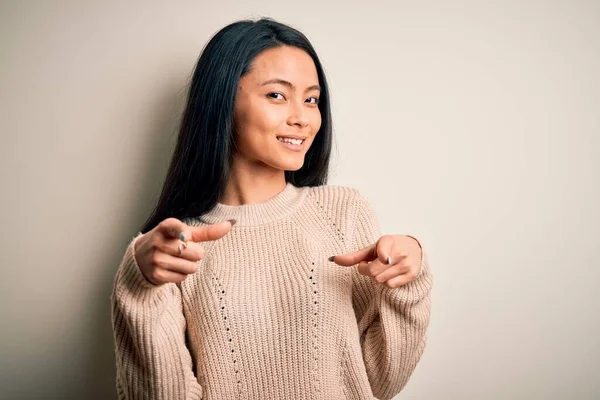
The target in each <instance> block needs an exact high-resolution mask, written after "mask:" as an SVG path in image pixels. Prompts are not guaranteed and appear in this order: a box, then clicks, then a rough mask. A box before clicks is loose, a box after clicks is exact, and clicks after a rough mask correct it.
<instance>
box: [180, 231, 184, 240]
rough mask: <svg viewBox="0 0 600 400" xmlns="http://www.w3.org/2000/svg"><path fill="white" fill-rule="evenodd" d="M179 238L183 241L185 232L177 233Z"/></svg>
mask: <svg viewBox="0 0 600 400" xmlns="http://www.w3.org/2000/svg"><path fill="white" fill-rule="evenodd" d="M179 239H181V240H182V241H184V242H185V233H183V232H181V233H180V234H179Z"/></svg>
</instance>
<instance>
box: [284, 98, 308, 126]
mask: <svg viewBox="0 0 600 400" xmlns="http://www.w3.org/2000/svg"><path fill="white" fill-rule="evenodd" d="M288 125H296V126H298V127H300V128H304V127H305V126H306V125H308V116H307V113H306V109H305V108H304V102H299V101H290V107H289V115H288Z"/></svg>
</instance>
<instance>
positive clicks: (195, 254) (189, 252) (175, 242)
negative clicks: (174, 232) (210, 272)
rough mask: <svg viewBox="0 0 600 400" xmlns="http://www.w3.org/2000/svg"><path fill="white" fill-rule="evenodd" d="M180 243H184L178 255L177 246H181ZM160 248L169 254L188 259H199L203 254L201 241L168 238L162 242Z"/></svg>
mask: <svg viewBox="0 0 600 400" xmlns="http://www.w3.org/2000/svg"><path fill="white" fill-rule="evenodd" d="M182 243H185V246H182V249H181V255H180V254H179V246H181V244H182ZM160 250H161V251H162V252H163V253H166V254H168V255H170V256H173V257H178V258H183V259H185V260H189V261H200V260H201V259H202V258H204V254H205V251H204V247H203V246H202V244H201V243H196V242H182V241H181V240H179V239H169V240H168V241H166V242H165V243H164V246H161V249H160Z"/></svg>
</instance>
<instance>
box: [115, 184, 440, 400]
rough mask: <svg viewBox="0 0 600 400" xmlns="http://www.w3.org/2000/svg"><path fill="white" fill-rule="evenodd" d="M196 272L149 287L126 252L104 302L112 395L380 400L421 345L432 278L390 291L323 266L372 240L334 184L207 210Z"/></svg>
mask: <svg viewBox="0 0 600 400" xmlns="http://www.w3.org/2000/svg"><path fill="white" fill-rule="evenodd" d="M230 218H235V219H236V220H237V223H236V224H235V225H234V226H233V227H232V228H231V231H230V232H229V233H227V234H226V235H225V236H224V237H222V238H220V239H218V240H215V241H210V242H203V243H202V245H203V247H204V249H205V255H204V257H203V259H202V260H201V262H200V264H199V269H198V271H197V272H196V273H195V274H191V275H188V277H187V278H186V279H185V280H184V281H183V282H182V283H180V284H176V283H167V284H163V285H158V286H155V285H153V284H152V283H150V282H149V281H147V280H146V279H145V278H144V276H143V275H142V273H141V271H140V269H139V267H138V265H137V263H136V258H135V248H134V245H135V241H136V239H137V238H138V237H139V236H140V235H141V233H140V232H138V234H137V236H135V237H134V238H133V240H132V241H131V242H130V243H129V245H128V247H127V249H126V251H125V255H124V257H123V260H122V262H121V264H120V266H119V268H118V270H117V273H116V278H115V282H114V288H113V292H112V295H111V303H112V322H113V332H114V339H115V350H116V363H117V376H116V386H117V392H118V395H119V398H120V399H144V400H148V399H168V400H175V399H219V400H226V399H328V400H330V399H361V400H362V399H373V398H374V397H375V398H379V399H390V398H392V397H393V396H395V395H396V394H398V393H399V392H400V390H401V389H402V388H403V387H404V386H405V385H406V383H407V381H408V380H409V377H410V376H411V374H412V372H413V370H414V368H415V366H416V365H417V362H418V361H419V359H420V357H421V355H422V353H423V350H424V348H425V344H426V329H427V326H428V324H429V318H430V289H431V284H432V275H431V272H430V270H429V266H428V264H427V257H426V255H425V249H423V251H422V257H421V270H420V273H419V275H418V276H417V277H416V278H415V279H414V280H413V281H411V282H410V283H408V284H406V285H404V286H400V287H398V288H393V289H392V288H388V287H387V286H385V285H383V284H379V283H375V282H374V281H373V280H372V279H371V278H370V277H367V276H364V275H361V274H360V273H359V272H358V270H357V269H356V266H351V267H344V266H340V265H337V264H335V263H334V262H331V261H328V257H330V256H332V255H337V254H344V253H347V252H351V251H355V250H359V249H361V248H363V247H366V246H367V245H369V244H372V243H375V242H376V241H377V239H378V238H379V237H380V236H381V233H380V225H379V223H378V220H377V217H376V214H375V211H374V208H373V206H372V205H371V203H370V202H369V201H368V200H367V198H366V197H365V196H363V195H362V194H361V192H359V190H358V189H355V188H350V187H346V186H332V185H326V186H318V187H296V186H294V185H292V184H291V183H288V184H287V185H286V187H285V188H284V189H283V190H282V191H281V192H279V193H278V194H277V195H275V196H274V197H272V198H270V199H269V200H267V201H265V202H262V203H254V204H244V205H237V206H233V205H226V204H221V203H217V205H216V206H215V207H214V208H213V209H211V210H210V211H208V212H207V213H205V214H203V215H202V216H199V217H193V218H186V219H183V222H185V223H186V224H188V225H190V226H203V225H207V224H212V223H217V222H220V221H223V220H226V219H230Z"/></svg>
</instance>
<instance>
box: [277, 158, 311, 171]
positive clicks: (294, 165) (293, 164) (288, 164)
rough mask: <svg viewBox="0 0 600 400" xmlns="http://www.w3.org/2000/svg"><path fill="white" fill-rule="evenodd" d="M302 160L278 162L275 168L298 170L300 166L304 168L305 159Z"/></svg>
mask: <svg viewBox="0 0 600 400" xmlns="http://www.w3.org/2000/svg"><path fill="white" fill-rule="evenodd" d="M301 161H302V162H289V161H288V162H282V163H277V164H275V168H277V169H281V170H284V171H297V170H299V169H300V168H302V166H303V165H304V159H302V160H301Z"/></svg>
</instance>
